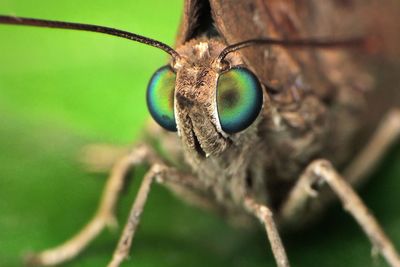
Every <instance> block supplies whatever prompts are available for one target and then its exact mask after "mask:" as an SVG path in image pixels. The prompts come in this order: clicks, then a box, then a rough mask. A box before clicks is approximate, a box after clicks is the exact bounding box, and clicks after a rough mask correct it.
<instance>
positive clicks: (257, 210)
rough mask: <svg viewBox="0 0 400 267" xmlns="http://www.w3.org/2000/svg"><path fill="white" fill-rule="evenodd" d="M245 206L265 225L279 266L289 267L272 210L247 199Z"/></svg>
mask: <svg viewBox="0 0 400 267" xmlns="http://www.w3.org/2000/svg"><path fill="white" fill-rule="evenodd" d="M244 204H245V207H246V209H247V210H248V211H249V212H250V213H252V214H253V215H255V216H256V217H257V218H258V219H259V220H260V221H261V223H263V224H264V226H265V230H266V232H267V236H268V240H269V243H270V244H271V248H272V252H273V254H274V257H275V261H276V263H277V266H278V267H289V266H290V264H289V260H288V258H287V255H286V251H285V248H284V246H283V243H282V240H281V238H280V236H279V232H278V229H277V227H276V225H275V222H274V219H273V216H272V212H271V210H270V209H269V208H268V207H267V206H264V205H261V204H258V203H257V202H256V201H255V200H254V199H252V198H246V200H245V203H244Z"/></svg>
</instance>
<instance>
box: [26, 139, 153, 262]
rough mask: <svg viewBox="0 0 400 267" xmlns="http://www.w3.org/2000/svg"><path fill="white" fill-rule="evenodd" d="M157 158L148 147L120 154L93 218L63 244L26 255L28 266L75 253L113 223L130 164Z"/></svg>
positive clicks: (114, 222)
mask: <svg viewBox="0 0 400 267" xmlns="http://www.w3.org/2000/svg"><path fill="white" fill-rule="evenodd" d="M149 161H150V162H154V161H157V159H156V157H155V155H154V154H153V153H152V151H151V149H150V148H149V147H147V146H139V147H137V148H135V149H133V150H132V151H131V152H130V153H129V154H127V155H126V156H124V157H122V158H121V159H120V160H119V161H117V162H116V164H115V165H114V167H113V168H112V171H111V174H110V176H109V178H108V181H107V183H106V186H105V188H104V191H103V195H102V197H101V201H100V205H99V207H98V209H97V212H96V213H95V215H94V216H93V218H92V219H91V220H90V221H89V222H88V223H87V224H86V226H85V227H84V228H82V230H81V231H80V232H78V233H77V234H76V235H75V236H74V237H72V238H71V239H69V240H67V241H66V242H64V243H63V244H61V245H59V246H57V247H55V248H51V249H48V250H45V251H43V252H41V253H39V254H34V255H31V256H29V257H28V258H27V262H28V264H30V265H56V264H60V263H62V262H65V261H68V260H70V259H72V258H74V257H75V256H76V255H78V254H79V253H80V252H81V251H82V250H83V249H84V248H85V247H86V246H87V245H88V244H89V243H90V242H91V241H92V240H93V239H94V238H95V237H96V236H97V235H98V234H99V233H100V232H101V231H102V230H103V229H104V228H105V227H106V226H115V225H116V223H117V222H116V220H115V217H114V208H115V205H116V203H117V200H118V197H119V194H120V192H121V189H122V187H123V185H124V180H125V179H124V178H125V176H126V175H127V173H128V172H129V170H131V169H132V168H133V167H135V166H137V165H140V164H143V163H144V162H149Z"/></svg>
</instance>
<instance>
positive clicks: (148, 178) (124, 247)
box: [108, 164, 199, 267]
mask: <svg viewBox="0 0 400 267" xmlns="http://www.w3.org/2000/svg"><path fill="white" fill-rule="evenodd" d="M154 181H156V182H158V183H165V184H167V185H168V184H169V185H172V184H177V185H186V186H188V187H189V188H193V189H195V188H196V187H198V186H199V184H197V180H196V179H194V178H193V177H192V176H189V175H185V174H182V173H180V172H178V171H176V170H175V169H173V168H169V167H166V166H165V165H162V164H155V165H153V166H152V167H151V168H150V170H149V171H148V172H147V173H146V175H145V176H144V178H143V180H142V183H141V185H140V188H139V191H138V193H137V195H136V199H135V201H134V203H133V206H132V208H131V211H130V214H129V218H128V221H127V223H126V225H125V227H124V230H123V232H122V235H121V237H120V240H119V242H118V245H117V248H116V249H115V251H114V254H113V257H112V260H111V261H110V263H109V264H108V267H118V266H120V264H121V263H122V261H123V260H124V259H126V258H127V257H128V254H129V250H130V248H131V244H132V240H133V238H134V235H135V233H136V229H137V226H138V225H139V222H140V217H141V214H142V212H143V208H144V205H145V204H146V201H147V197H148V195H149V192H150V189H151V185H152V184H153V182H154Z"/></svg>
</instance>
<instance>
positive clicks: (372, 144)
mask: <svg viewBox="0 0 400 267" xmlns="http://www.w3.org/2000/svg"><path fill="white" fill-rule="evenodd" d="M399 139H400V109H393V110H392V111H390V112H389V113H388V114H387V115H386V116H385V118H384V119H383V121H382V123H381V124H380V126H379V127H378V129H377V131H376V132H375V133H374V135H373V136H372V138H371V140H370V141H369V143H368V144H367V146H366V147H365V148H364V149H363V150H362V151H361V152H360V153H359V155H358V156H356V157H355V159H354V160H353V162H351V164H350V165H349V167H347V168H346V169H345V171H344V172H343V173H344V175H343V177H346V181H347V182H348V183H350V184H351V185H353V186H358V185H359V184H360V183H361V182H363V181H364V180H365V179H366V177H367V175H368V174H369V173H370V172H371V171H372V170H373V169H374V167H375V166H376V165H377V163H378V162H379V160H380V159H381V158H382V157H383V156H384V155H385V153H386V152H387V150H388V149H389V148H390V147H391V146H392V145H393V144H394V143H395V142H396V141H398V140H399ZM320 190H322V188H321V189H320ZM318 193H319V192H317V191H316V190H314V189H313V188H311V184H310V182H309V180H308V179H303V180H301V179H300V180H298V182H297V184H296V186H295V187H294V188H293V190H292V191H291V193H290V195H289V197H288V198H287V200H286V201H285V203H284V204H283V205H282V208H281V211H280V219H281V220H282V221H283V223H284V224H289V225H291V226H292V227H293V226H299V225H301V224H304V223H305V222H306V221H304V218H305V217H306V216H304V214H306V213H307V216H308V217H309V219H312V218H313V217H314V216H316V215H318V214H319V212H320V211H321V210H322V208H323V207H324V206H326V205H327V204H328V203H329V202H331V201H332V200H334V195H333V194H332V192H329V191H325V192H323V194H319V198H318V201H313V200H314V199H315V198H316V197H317V195H318ZM311 201H313V203H312V204H313V206H312V205H311V203H310V202H311ZM317 202H318V203H317ZM300 217H301V218H303V221H302V220H301V218H300Z"/></svg>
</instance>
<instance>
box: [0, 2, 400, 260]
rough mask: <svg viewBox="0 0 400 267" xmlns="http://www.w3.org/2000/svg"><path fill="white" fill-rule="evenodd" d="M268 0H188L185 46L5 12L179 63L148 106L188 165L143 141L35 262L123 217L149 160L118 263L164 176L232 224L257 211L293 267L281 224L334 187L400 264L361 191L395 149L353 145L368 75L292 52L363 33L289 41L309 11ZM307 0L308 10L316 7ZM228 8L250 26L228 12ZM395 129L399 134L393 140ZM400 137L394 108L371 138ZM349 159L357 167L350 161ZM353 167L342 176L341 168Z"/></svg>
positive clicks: (334, 59)
mask: <svg viewBox="0 0 400 267" xmlns="http://www.w3.org/2000/svg"><path fill="white" fill-rule="evenodd" d="M261 2H262V1H261ZM261 2H257V1H248V2H243V3H235V2H234V1H186V4H185V15H184V18H183V22H182V26H181V30H180V36H179V37H178V46H177V48H176V49H172V48H171V47H169V46H167V45H165V44H163V43H161V42H159V41H155V40H152V39H149V38H146V37H143V36H140V35H136V34H131V33H127V32H124V31H120V30H115V29H111V28H105V27H99V26H93V25H84V24H74V23H64V22H54V21H44V20H35V19H26V18H14V17H7V16H0V23H8V24H22V25H33V26H44V27H54V28H67V29H78V30H87V31H97V32H102V33H106V34H111V35H116V36H119V37H123V38H127V39H131V40H134V41H139V42H142V43H145V44H148V45H151V46H154V47H157V48H160V49H162V50H164V51H165V52H167V53H169V54H170V55H171V61H170V63H169V64H168V65H167V66H165V67H162V68H160V69H159V70H157V71H156V72H155V74H154V75H153V77H152V78H151V80H150V83H149V86H148V89H147V104H148V107H149V111H150V114H151V115H152V116H153V118H154V120H155V121H156V122H157V123H158V124H159V125H160V126H161V127H163V128H164V129H166V130H167V131H170V132H175V131H176V133H166V132H163V134H162V136H163V138H162V140H161V145H167V144H168V145H169V146H171V144H172V147H175V148H177V149H176V150H175V153H174V154H172V153H171V157H172V158H175V162H176V161H180V160H181V159H183V161H184V162H185V163H184V164H183V166H184V167H182V166H170V165H169V164H167V163H166V160H165V159H164V158H162V157H161V156H159V155H158V154H157V153H156V152H155V151H154V149H153V148H152V147H151V146H149V145H148V144H142V145H140V146H138V147H136V148H135V149H133V150H132V151H131V152H130V153H129V154H128V155H127V156H125V157H123V158H122V159H121V160H119V161H118V162H117V163H116V165H115V167H114V168H113V170H112V173H111V176H110V178H109V181H108V183H107V185H106V189H105V191H104V194H103V197H102V201H101V204H100V207H99V210H98V213H97V214H96V216H95V217H94V218H93V219H92V221H90V222H89V223H88V225H87V226H86V227H85V228H84V229H83V230H82V231H81V232H80V233H78V234H77V236H76V237H75V238H74V239H73V240H72V241H70V242H67V243H65V244H63V245H61V246H60V247H57V248H55V249H51V250H47V251H44V252H42V253H40V254H38V255H36V256H34V257H32V258H31V262H33V263H37V264H42V265H51V264H58V263H61V262H63V261H65V260H68V259H70V258H72V257H74V256H75V255H76V254H77V253H78V252H79V251H80V250H82V248H84V247H85V246H86V245H87V244H88V243H89V242H90V241H91V240H92V239H93V238H94V237H95V236H96V235H97V234H98V233H99V232H100V231H101V230H102V228H103V227H104V226H105V225H107V224H108V223H109V222H110V221H112V220H113V209H114V206H115V203H116V200H117V197H118V194H119V191H120V189H121V187H122V186H123V181H124V177H125V175H126V174H127V172H128V171H129V170H130V169H131V168H132V167H135V166H137V165H139V164H143V163H148V164H149V165H150V169H149V171H148V172H147V173H146V175H145V176H144V178H143V181H142V184H141V187H140V189H139V192H138V195H137V197H136V200H135V202H134V204H133V207H132V210H131V214H130V217H129V219H128V222H127V224H126V226H125V228H124V231H123V234H122V236H121V239H120V242H119V244H118V247H117V249H116V250H115V252H114V255H113V259H112V260H111V262H110V264H109V266H119V264H120V263H121V262H122V260H123V259H124V258H126V257H127V255H128V251H129V249H130V245H131V241H132V238H133V236H134V233H135V230H136V228H137V225H138V224H139V221H140V215H141V212H142V210H143V208H144V205H145V203H146V200H147V196H148V194H149V192H150V188H151V185H152V183H153V182H154V181H157V182H159V183H162V184H165V185H166V186H167V187H169V188H170V189H171V190H173V191H174V192H175V193H176V194H178V195H180V196H182V197H183V198H185V199H187V200H188V201H190V202H192V203H195V204H197V205H200V206H203V207H208V208H211V209H214V210H216V211H217V212H219V213H221V214H223V215H224V216H226V217H227V218H228V219H230V220H234V221H240V222H241V223H246V224H248V223H252V222H253V221H254V218H257V219H259V220H260V221H261V222H262V224H263V225H264V226H265V229H266V232H267V236H268V239H269V241H270V243H271V247H272V251H273V254H274V257H275V260H276V263H277V265H278V266H289V260H288V257H287V255H286V251H285V248H284V246H283V243H282V241H281V238H280V235H279V232H278V226H281V227H282V228H284V227H293V226H296V227H299V226H301V225H302V224H305V223H307V222H308V221H309V220H311V219H312V218H314V217H315V216H317V215H318V214H319V212H320V211H321V208H322V207H324V206H325V205H326V204H327V203H329V201H330V200H331V199H332V198H333V196H335V195H336V196H337V197H338V198H339V199H340V200H341V201H342V203H343V204H344V205H345V206H346V208H347V209H348V211H349V212H350V214H351V215H352V216H353V217H354V218H355V219H356V221H357V222H358V223H359V224H360V226H361V227H362V229H363V230H364V231H365V233H366V234H367V236H368V237H369V238H370V240H371V242H372V244H373V245H374V246H375V247H376V248H377V249H378V250H379V252H380V253H381V254H382V255H383V256H384V258H385V259H386V261H387V262H388V263H389V264H390V265H391V266H400V259H399V256H398V253H397V252H396V250H395V248H394V246H393V245H392V243H391V242H390V240H389V239H388V238H387V237H386V235H385V233H384V232H383V231H382V229H381V227H380V226H379V224H378V223H377V221H376V219H375V218H374V217H373V216H372V215H371V214H370V213H369V212H368V210H367V209H366V207H365V205H364V204H363V202H362V201H361V199H360V198H359V197H358V195H357V194H356V193H355V191H354V190H353V189H352V187H351V185H352V184H353V185H357V184H358V183H359V182H360V181H361V180H362V179H363V178H364V177H365V175H366V174H367V173H368V172H369V171H370V169H371V168H372V167H373V163H374V162H376V161H377V160H378V159H379V158H380V156H381V155H382V154H383V153H384V152H385V151H384V149H376V148H375V147H374V146H373V145H367V146H366V148H365V149H361V150H360V151H361V152H358V154H357V153H356V152H357V151H356V149H354V147H350V144H352V142H353V141H354V139H355V138H356V137H357V136H358V135H357V134H359V132H360V131H361V130H362V127H363V125H362V123H360V121H361V119H362V118H363V116H365V108H366V106H365V94H364V92H365V91H367V90H368V89H369V87H370V83H369V78H368V75H367V74H366V73H364V72H363V71H362V70H361V69H360V68H359V67H358V66H357V64H356V63H355V61H353V60H352V58H351V57H350V55H348V53H346V52H345V51H318V52H310V51H308V52H306V51H303V52H299V53H293V52H291V51H290V50H288V49H287V48H285V47H290V46H294V47H296V46H297V47H303V48H304V47H314V48H316V49H318V48H327V47H331V48H332V47H333V48H335V47H336V48H338V47H348V46H352V45H361V44H362V41H363V40H361V39H357V38H353V39H352V38H348V39H343V40H337V39H336V40H325V41H324V40H321V39H313V38H309V39H301V38H288V36H289V37H291V36H292V35H294V36H298V35H301V34H302V33H303V32H304V33H308V31H309V30H310V29H309V28H308V26H305V25H303V24H301V23H300V22H299V21H300V19H299V18H300V15H301V14H302V13H301V12H300V11H296V9H295V8H294V6H293V5H294V4H293V5H291V4H289V3H286V2H285V3H284V2H281V4H276V3H272V2H271V3H267V2H268V1H265V2H262V3H263V4H260V3H261ZM278 2H279V1H277V3H278ZM310 5H311V4H310ZM313 5H314V6H313V7H314V10H318V12H320V13H318V12H317V13H316V14H317V15H315V16H316V17H315V18H314V19H318V17H319V16H323V14H325V13H326V12H327V11H329V10H330V9H334V6H330V5H326V6H325V5H324V6H322V5H321V4H318V3H313ZM283 7H284V8H283ZM301 8H302V11H304V12H305V11H308V12H309V11H310V10H309V7H308V6H307V5H305V6H302V7H301ZM227 10H231V11H233V13H235V12H236V13H237V14H236V18H240V19H241V22H240V23H241V24H240V25H248V26H251V29H250V30H248V28H245V27H242V26H240V27H238V26H237V24H235V21H234V20H232V17H229V16H224V15H222V12H227ZM260 10H265V12H261V11H260ZM318 14H320V15H318ZM283 17H284V18H285V19H286V20H282V18H283ZM325 23H326V22H325ZM327 24H329V23H327ZM324 26H327V25H324V23H321V25H318V27H321V29H323V28H324ZM317 30H318V29H317ZM319 30H320V29H319ZM243 41H244V42H243ZM267 45H268V48H266V46H267ZM248 48H252V49H248ZM246 49H247V50H246ZM348 99H354V100H356V101H348ZM388 130H391V131H392V132H393V135H391V136H390V138H385V137H387V136H386V135H385V133H387V131H388ZM152 134H153V135H154V132H153V129H151V130H150V131H149V135H152ZM399 135H400V115H399V111H398V110H394V111H392V112H391V113H389V115H388V116H387V117H386V119H385V120H384V121H383V123H382V126H381V128H379V129H378V131H377V132H376V133H375V134H373V135H372V137H371V141H370V142H371V144H374V143H376V142H382V141H381V140H383V139H384V141H383V142H384V143H383V145H382V147H387V146H388V145H389V144H391V143H392V142H394V141H395V140H396V139H397V138H398V136H399ZM150 139H151V138H150ZM351 158H354V160H353V163H351V164H345V163H347V162H348V161H349V160H350V159H351ZM365 162H369V163H371V164H365ZM346 165H347V166H346ZM334 166H336V167H334ZM343 167H346V168H345V169H344V170H343V171H342V172H341V173H342V175H343V176H342V175H341V174H339V171H338V170H337V168H341V169H343Z"/></svg>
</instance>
